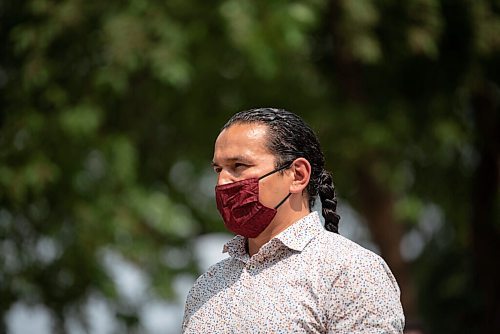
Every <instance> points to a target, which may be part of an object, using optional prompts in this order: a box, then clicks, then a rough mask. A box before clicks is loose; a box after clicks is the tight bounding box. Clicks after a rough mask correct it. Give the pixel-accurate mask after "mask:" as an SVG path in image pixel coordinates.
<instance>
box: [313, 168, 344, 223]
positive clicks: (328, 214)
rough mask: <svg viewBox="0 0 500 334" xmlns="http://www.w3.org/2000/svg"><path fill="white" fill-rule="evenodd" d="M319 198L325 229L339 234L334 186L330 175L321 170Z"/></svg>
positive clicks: (338, 217)
mask: <svg viewBox="0 0 500 334" xmlns="http://www.w3.org/2000/svg"><path fill="white" fill-rule="evenodd" d="M318 190H319V191H318V193H319V198H320V200H321V206H322V207H323V209H322V214H323V217H324V218H325V229H326V230H328V231H330V232H334V233H339V220H340V216H339V215H338V214H337V212H336V211H337V196H336V194H335V186H334V184H333V179H332V175H331V174H330V173H329V172H328V171H326V170H325V169H323V171H322V172H321V175H320V179H319V185H318Z"/></svg>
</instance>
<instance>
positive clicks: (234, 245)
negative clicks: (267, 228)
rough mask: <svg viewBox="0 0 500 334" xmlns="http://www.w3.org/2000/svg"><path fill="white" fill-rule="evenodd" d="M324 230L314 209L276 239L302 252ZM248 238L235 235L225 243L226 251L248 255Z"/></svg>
mask: <svg viewBox="0 0 500 334" xmlns="http://www.w3.org/2000/svg"><path fill="white" fill-rule="evenodd" d="M322 230H323V226H322V224H321V220H320V218H319V215H318V212H317V211H313V212H311V213H310V214H308V215H307V216H305V217H304V218H302V219H300V220H298V221H296V222H295V223H293V224H292V225H291V226H290V227H288V228H287V229H286V230H284V231H282V232H281V233H279V234H278V235H277V236H275V237H274V238H273V239H272V240H270V241H269V242H272V241H273V240H274V239H276V240H277V241H279V242H280V243H282V244H283V245H285V246H286V247H288V248H290V249H293V250H295V251H298V252H301V251H302V250H304V248H305V247H306V246H307V244H308V243H309V242H310V241H311V240H312V239H314V238H315V237H316V236H317V235H318V233H320V232H321V231H322ZM246 242H247V238H245V237H242V236H241V235H237V236H235V237H234V238H233V239H231V240H229V241H228V242H227V243H226V244H225V245H224V250H223V252H224V253H228V254H229V256H231V257H236V258H239V259H243V258H246V257H248V253H247V250H246Z"/></svg>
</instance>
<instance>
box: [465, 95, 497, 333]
mask: <svg viewBox="0 0 500 334" xmlns="http://www.w3.org/2000/svg"><path fill="white" fill-rule="evenodd" d="M472 107H473V111H474V121H475V126H476V131H475V132H476V135H477V138H476V150H477V152H478V153H479V157H480V158H479V164H478V166H477V169H476V171H475V176H474V185H473V189H472V200H471V203H472V217H471V232H472V233H471V239H472V240H471V241H472V248H473V257H474V265H475V271H476V272H475V275H476V279H477V283H478V289H479V291H481V294H482V297H483V299H484V306H485V308H484V313H483V319H481V322H482V324H481V325H482V332H483V333H500V270H499V266H498V263H497V262H498V260H497V258H496V257H497V256H498V254H500V223H499V221H498V219H499V217H500V212H499V207H498V202H499V194H498V189H499V181H500V178H499V167H500V165H499V164H500V147H499V143H500V124H499V121H500V120H499V100H498V93H497V92H496V91H495V87H488V86H486V87H481V88H480V90H479V91H477V92H476V93H475V94H474V96H473V99H472Z"/></svg>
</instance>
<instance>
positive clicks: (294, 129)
mask: <svg viewBox="0 0 500 334" xmlns="http://www.w3.org/2000/svg"><path fill="white" fill-rule="evenodd" d="M236 123H261V124H264V125H266V126H267V127H268V129H269V131H268V133H267V135H268V137H269V141H268V149H269V151H270V152H272V153H273V154H275V155H276V157H277V161H276V168H279V167H281V166H284V165H286V164H289V163H291V162H293V161H294V160H295V159H297V158H305V159H306V160H307V161H309V163H310V164H311V177H310V180H309V184H308V185H307V194H308V195H309V208H312V207H313V206H314V202H315V200H316V197H317V196H319V198H320V200H321V205H322V214H323V217H324V218H325V229H327V230H328V231H331V232H334V233H338V226H339V220H340V216H339V215H338V214H337V212H336V210H337V197H336V195H335V186H334V185H333V179H332V175H331V174H330V173H329V172H328V171H327V170H325V157H324V155H323V152H322V151H321V148H320V145H319V140H318V137H316V135H315V134H314V132H313V131H312V129H311V128H310V127H309V125H307V124H306V123H305V122H304V121H303V120H302V119H301V118H300V117H299V116H297V115H295V114H294V113H291V112H289V111H286V110H284V109H275V108H258V109H250V110H246V111H241V112H239V113H237V114H235V115H234V116H233V117H231V119H230V120H229V121H228V122H227V123H226V124H225V125H224V126H223V128H222V130H224V129H226V128H228V127H230V126H231V125H233V124H236Z"/></svg>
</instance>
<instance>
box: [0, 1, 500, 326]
mask: <svg viewBox="0 0 500 334" xmlns="http://www.w3.org/2000/svg"><path fill="white" fill-rule="evenodd" d="M0 41H1V43H0V111H1V113H0V126H1V129H0V316H1V317H0V319H1V320H2V321H1V322H0V333H16V334H17V333H125V332H126V333H167V334H168V333H179V332H180V326H181V321H182V312H183V304H184V298H185V296H186V293H187V291H188V289H189V288H190V286H191V285H192V283H193V282H194V280H195V279H196V277H197V276H198V275H199V274H200V273H201V272H203V270H205V269H206V268H207V267H208V266H209V265H210V264H213V263H214V262H216V261H217V260H218V259H220V258H221V257H223V256H224V255H223V254H221V249H222V244H223V243H224V242H225V241H226V240H228V239H229V238H230V237H231V236H230V235H229V234H227V233H226V232H225V230H224V228H223V225H222V223H221V220H220V219H219V216H218V214H217V212H216V209H215V205H214V193H213V192H214V188H213V187H214V185H215V177H214V175H213V172H212V170H211V167H210V162H211V158H212V150H213V143H214V140H215V138H216V136H217V134H218V132H219V130H220V128H221V126H222V125H223V124H224V123H225V121H226V120H227V119H228V118H229V117H230V116H231V115H232V114H234V113H235V112H237V111H240V110H245V109H249V108H252V107H261V106H273V107H281V108H285V109H288V110H290V111H293V112H295V113H297V114H299V115H301V116H302V117H303V118H304V119H305V120H306V121H307V122H308V123H309V124H310V125H311V126H312V127H313V128H314V129H315V131H316V132H317V133H318V135H319V137H320V141H321V143H322V146H323V150H324V151H325V154H326V156H327V167H328V169H330V170H331V171H333V175H334V180H335V184H336V188H337V191H338V195H339V197H340V205H339V212H340V215H341V216H342V220H341V227H340V232H341V234H344V235H346V236H348V237H349V238H351V239H353V240H355V241H356V242H358V243H361V244H362V245H364V246H365V247H368V248H370V249H372V250H374V251H376V252H377V253H378V254H380V255H381V256H382V257H383V258H384V259H385V260H386V261H387V263H388V264H389V266H390V267H391V269H392V271H393V272H394V274H395V276H396V278H397V280H398V282H399V284H400V286H401V290H402V301H403V305H404V308H405V313H406V317H407V321H408V324H409V327H412V326H417V327H420V328H423V329H424V330H425V332H426V333H500V305H499V300H500V272H499V271H500V269H499V262H498V256H499V254H500V213H499V211H500V210H499V203H500V200H499V171H500V147H499V143H500V138H499V136H500V121H499V109H500V86H499V84H500V1H495V0H489V1H488V0H474V1H471V0H407V1H397V0H382V1H375V0H302V1H299V0H297V1H285V0H273V1H262V0H217V1H195V0H170V1H159V0H156V1H153V0H129V1H98V0H58V1H56V0H25V1H18V0H2V1H0Z"/></svg>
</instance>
